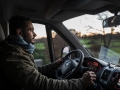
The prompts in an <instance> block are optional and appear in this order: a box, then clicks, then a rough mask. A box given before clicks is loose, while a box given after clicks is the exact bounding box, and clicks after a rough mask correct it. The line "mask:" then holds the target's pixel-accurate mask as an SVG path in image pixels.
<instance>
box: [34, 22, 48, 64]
mask: <svg viewBox="0 0 120 90" xmlns="http://www.w3.org/2000/svg"><path fill="white" fill-rule="evenodd" d="M33 26H34V31H35V33H36V34H37V37H36V43H35V50H34V53H33V55H34V59H35V61H36V62H37V61H40V65H44V64H48V63H50V57H49V51H48V44H47V39H46V38H47V35H46V29H45V25H43V24H37V23H33Z"/></svg>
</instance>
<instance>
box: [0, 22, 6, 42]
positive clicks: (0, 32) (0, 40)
mask: <svg viewBox="0 0 120 90" xmlns="http://www.w3.org/2000/svg"><path fill="white" fill-rule="evenodd" d="M4 39H5V34H4V32H3V29H2V26H1V24H0V43H1V42H2V41H3V40H4Z"/></svg>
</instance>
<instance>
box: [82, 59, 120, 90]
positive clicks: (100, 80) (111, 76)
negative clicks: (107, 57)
mask: <svg viewBox="0 0 120 90" xmlns="http://www.w3.org/2000/svg"><path fill="white" fill-rule="evenodd" d="M83 66H84V67H88V68H89V70H92V71H94V72H95V73H96V76H97V79H96V82H95V83H97V86H96V87H95V88H96V89H94V90H120V67H118V66H115V65H112V64H109V63H107V62H104V61H102V60H99V59H96V58H92V57H85V58H84V62H83ZM90 90H92V89H90Z"/></svg>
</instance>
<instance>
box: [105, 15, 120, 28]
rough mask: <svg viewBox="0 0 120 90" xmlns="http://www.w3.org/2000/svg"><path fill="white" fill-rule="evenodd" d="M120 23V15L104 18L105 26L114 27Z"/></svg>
mask: <svg viewBox="0 0 120 90" xmlns="http://www.w3.org/2000/svg"><path fill="white" fill-rule="evenodd" d="M118 25H120V15H117V16H113V17H110V18H107V19H105V20H103V27H104V28H105V27H113V26H115V27H116V26H118Z"/></svg>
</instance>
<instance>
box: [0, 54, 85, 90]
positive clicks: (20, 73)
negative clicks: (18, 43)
mask: <svg viewBox="0 0 120 90" xmlns="http://www.w3.org/2000/svg"><path fill="white" fill-rule="evenodd" d="M11 56H12V55H10V54H9V57H7V58H6V59H3V58H2V62H1V66H2V69H3V71H4V72H5V73H6V75H7V76H8V77H9V79H10V80H11V81H13V82H14V83H16V84H17V85H18V86H20V87H22V88H24V89H25V90H84V89H85V87H86V86H85V84H84V82H83V80H82V79H70V80H67V79H66V80H57V79H51V78H47V77H46V76H44V75H42V74H41V73H40V72H38V70H37V69H36V68H35V67H34V66H33V65H32V63H31V62H30V61H28V60H27V58H26V57H23V56H22V55H14V56H12V57H11ZM18 58H20V59H18Z"/></svg>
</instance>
